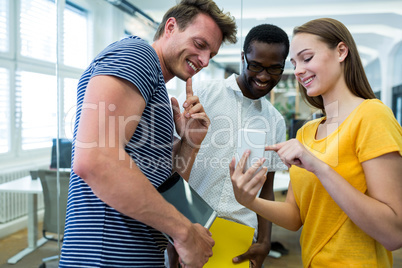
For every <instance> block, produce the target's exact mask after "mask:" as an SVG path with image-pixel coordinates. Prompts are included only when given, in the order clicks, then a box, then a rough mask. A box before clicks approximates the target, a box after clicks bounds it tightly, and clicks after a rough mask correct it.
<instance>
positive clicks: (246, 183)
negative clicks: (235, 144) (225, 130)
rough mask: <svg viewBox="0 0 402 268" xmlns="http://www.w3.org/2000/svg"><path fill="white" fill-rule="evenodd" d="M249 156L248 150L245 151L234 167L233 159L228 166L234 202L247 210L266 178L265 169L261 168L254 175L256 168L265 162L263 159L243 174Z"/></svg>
mask: <svg viewBox="0 0 402 268" xmlns="http://www.w3.org/2000/svg"><path fill="white" fill-rule="evenodd" d="M249 156H250V150H246V152H245V153H244V154H243V156H242V158H241V159H240V161H239V163H238V164H237V166H236V167H235V165H236V161H235V158H233V159H232V161H231V162H230V165H229V169H230V178H231V180H232V185H233V191H234V194H235V197H236V200H237V202H239V203H240V204H242V205H243V206H245V207H248V208H250V206H251V205H252V203H253V202H254V200H255V199H256V197H257V194H258V192H259V190H260V189H261V187H262V186H263V185H264V183H265V180H266V178H267V177H266V174H267V167H262V168H261V170H260V171H258V172H257V173H256V171H257V170H258V168H260V167H261V165H262V164H263V163H264V162H265V159H264V158H261V159H260V160H258V161H257V162H255V163H254V164H253V165H252V166H251V167H250V168H249V169H248V170H246V171H245V172H243V170H244V166H245V164H246V161H247V158H248V157H249Z"/></svg>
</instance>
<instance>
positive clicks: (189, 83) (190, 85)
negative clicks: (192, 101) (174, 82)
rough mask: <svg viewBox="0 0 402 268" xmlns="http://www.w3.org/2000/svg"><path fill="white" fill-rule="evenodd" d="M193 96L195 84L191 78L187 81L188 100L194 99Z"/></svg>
mask: <svg viewBox="0 0 402 268" xmlns="http://www.w3.org/2000/svg"><path fill="white" fill-rule="evenodd" d="M192 96H193V82H192V80H191V77H190V78H189V79H187V81H186V98H187V99H188V98H189V97H192Z"/></svg>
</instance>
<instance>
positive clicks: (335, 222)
mask: <svg viewBox="0 0 402 268" xmlns="http://www.w3.org/2000/svg"><path fill="white" fill-rule="evenodd" d="M290 57H291V63H292V64H293V66H294V69H295V70H294V74H295V76H296V78H297V80H298V82H299V84H300V85H301V89H302V90H301V91H302V95H303V97H304V99H305V100H306V101H307V102H308V103H309V104H311V105H312V106H314V107H316V108H318V109H321V110H322V112H323V113H324V117H322V118H319V119H315V120H312V121H310V122H308V123H306V124H305V125H304V126H303V127H302V128H301V129H300V130H299V131H298V133H297V137H296V139H292V140H289V141H286V142H284V143H280V144H275V145H268V146H266V150H273V151H276V152H277V153H278V154H279V156H280V158H281V160H282V161H283V162H284V163H285V164H286V165H287V166H288V167H289V168H290V170H289V171H290V179H291V181H290V183H289V189H288V194H287V197H286V200H285V202H274V201H268V200H262V199H260V198H257V197H256V193H257V192H258V190H259V188H260V187H261V185H262V184H263V182H264V176H263V173H264V172H266V170H264V169H263V170H261V171H260V172H259V173H257V175H255V176H254V177H253V174H254V172H255V170H256V169H257V168H258V167H259V166H260V165H261V163H262V162H263V159H262V160H261V161H260V162H259V163H258V164H256V165H255V166H253V167H252V168H250V169H249V170H247V171H246V172H242V171H243V166H244V161H245V159H246V158H247V156H248V152H246V153H245V155H244V156H243V158H242V161H241V162H240V163H239V165H238V166H237V167H236V168H235V163H234V161H232V163H231V165H230V170H231V177H232V183H233V189H234V192H235V196H236V199H237V201H238V202H239V203H241V204H243V205H244V206H246V207H248V208H249V209H251V210H253V211H255V212H256V213H258V214H260V215H261V216H263V217H265V218H267V219H268V220H270V221H272V222H273V223H275V224H277V225H280V226H282V227H284V228H287V229H289V230H294V231H296V230H298V229H300V227H302V226H303V230H302V233H301V237H300V243H301V248H302V260H303V265H304V267H382V268H385V267H392V253H391V251H392V250H396V249H398V248H400V247H402V179H401V176H400V174H401V173H402V156H401V155H402V128H401V126H400V125H399V123H398V122H397V121H396V119H395V117H394V115H393V113H392V111H391V110H390V109H389V108H388V107H387V106H386V105H384V104H383V103H382V102H381V101H380V100H378V99H376V98H375V95H374V93H373V91H372V89H371V87H370V85H369V83H368V81H367V78H366V75H365V73H364V69H363V65H362V63H361V60H360V57H359V54H358V51H357V47H356V44H355V42H354V40H353V37H352V35H351V34H350V32H349V31H348V29H347V28H346V27H345V26H344V25H343V24H342V23H341V22H339V21H337V20H334V19H329V18H321V19H316V20H312V21H309V22H307V23H305V24H303V25H302V26H300V27H296V28H295V29H294V32H293V40H292V42H291V46H290Z"/></svg>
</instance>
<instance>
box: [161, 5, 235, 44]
mask: <svg viewBox="0 0 402 268" xmlns="http://www.w3.org/2000/svg"><path fill="white" fill-rule="evenodd" d="M200 13H203V14H206V15H208V16H210V17H211V18H212V19H213V20H214V21H215V22H216V24H217V25H218V27H219V28H220V29H221V31H222V43H232V44H235V43H236V42H237V37H236V33H237V26H236V22H235V18H234V17H232V16H231V15H230V13H223V10H221V9H219V7H218V6H217V5H216V3H215V2H214V1H212V0H182V1H181V2H180V3H179V4H177V5H175V6H174V7H172V8H170V9H169V10H168V11H167V12H166V13H165V15H164V16H163V19H162V22H161V23H160V24H159V27H158V29H157V30H156V33H155V36H154V41H156V40H158V39H159V38H160V37H161V36H162V35H163V32H164V31H165V24H166V21H167V20H168V19H169V18H171V17H173V18H175V19H176V21H177V24H178V26H179V29H180V31H184V30H185V29H186V28H187V26H188V25H189V24H190V23H191V22H192V21H193V20H194V18H195V17H196V16H197V15H198V14H200Z"/></svg>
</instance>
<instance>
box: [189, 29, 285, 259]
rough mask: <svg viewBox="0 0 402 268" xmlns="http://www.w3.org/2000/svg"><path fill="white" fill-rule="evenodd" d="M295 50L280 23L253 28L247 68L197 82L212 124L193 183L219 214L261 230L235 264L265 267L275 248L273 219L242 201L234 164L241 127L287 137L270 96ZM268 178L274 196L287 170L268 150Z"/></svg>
mask: <svg viewBox="0 0 402 268" xmlns="http://www.w3.org/2000/svg"><path fill="white" fill-rule="evenodd" d="M288 51H289V39H288V36H287V34H286V33H285V32H284V31H283V30H282V29H280V28H279V27H277V26H274V25H270V24H262V25H258V26H256V27H254V28H252V29H251V30H250V32H249V33H248V34H247V37H246V39H245V42H244V47H243V52H242V53H241V61H242V66H243V67H242V70H241V74H240V75H236V74H233V75H231V76H230V77H228V78H227V79H225V80H215V81H202V82H200V83H196V82H194V83H193V89H194V95H197V96H198V97H199V99H200V103H201V104H202V105H203V106H204V109H205V112H206V113H207V114H208V116H209V118H210V120H211V126H210V129H209V131H208V134H207V135H206V137H205V139H204V141H203V142H202V144H201V148H200V151H199V153H198V155H197V158H196V160H195V162H194V165H193V169H192V171H191V175H190V179H189V183H190V185H191V186H192V187H193V188H195V189H196V190H197V192H198V193H199V194H200V195H201V196H202V197H203V198H204V199H205V200H206V201H207V202H208V203H209V204H210V205H211V206H212V207H213V208H214V209H215V210H216V211H217V212H218V217H221V218H225V219H228V220H232V221H236V222H239V223H241V224H244V225H248V226H251V227H253V228H255V230H256V232H255V235H254V243H253V245H252V246H251V247H250V248H249V250H248V251H247V252H244V254H242V255H240V256H233V257H234V259H233V261H234V262H236V263H237V262H243V261H247V260H250V263H251V267H261V266H262V265H263V262H264V259H265V257H266V256H267V254H268V252H269V250H270V247H271V223H270V222H268V221H266V220H264V219H263V218H261V217H259V216H257V215H256V214H255V213H254V212H252V211H250V210H249V209H247V208H245V207H243V206H242V205H240V204H239V203H237V201H236V199H235V197H234V193H233V188H232V183H231V181H230V174H229V162H230V161H231V159H232V157H233V155H234V153H236V148H237V132H238V129H241V128H249V129H250V128H251V129H260V130H263V131H265V132H266V133H267V139H266V144H276V143H278V142H282V141H285V139H286V126H285V121H284V119H283V117H282V116H281V115H280V113H279V112H278V111H277V110H276V109H275V108H274V106H273V105H272V104H271V103H270V102H269V100H268V99H267V98H266V95H267V94H268V93H269V92H270V91H271V90H272V88H274V87H275V86H276V84H278V82H279V80H280V79H281V76H282V73H283V69H284V66H285V60H286V57H287V55H288ZM265 153H266V154H265V155H264V157H265V158H266V161H265V163H264V165H265V166H267V167H268V173H267V180H266V183H265V185H264V187H263V188H262V190H261V193H260V197H263V198H265V199H270V200H273V199H274V193H273V178H274V173H275V171H279V170H284V169H286V167H285V166H284V165H283V164H282V162H281V161H280V159H279V158H278V156H277V154H275V153H270V152H265Z"/></svg>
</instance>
